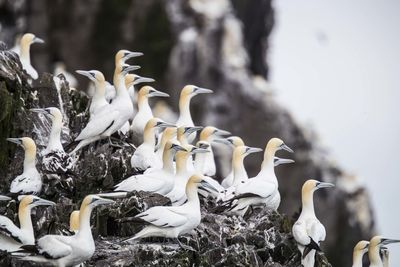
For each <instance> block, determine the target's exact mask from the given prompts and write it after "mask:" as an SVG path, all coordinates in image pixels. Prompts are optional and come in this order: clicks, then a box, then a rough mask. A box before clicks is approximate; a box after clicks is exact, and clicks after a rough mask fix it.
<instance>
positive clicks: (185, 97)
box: [175, 85, 213, 143]
mask: <svg viewBox="0 0 400 267" xmlns="http://www.w3.org/2000/svg"><path fill="white" fill-rule="evenodd" d="M212 92H213V91H212V90H210V89H205V88H200V87H197V86H194V85H186V86H185V87H183V89H182V91H181V95H180V97H179V118H178V120H177V122H176V123H175V124H176V126H177V127H180V126H190V127H192V126H194V123H193V120H192V115H191V113H190V100H191V99H192V97H194V96H196V95H198V94H210V93H212ZM195 138H196V134H195V133H192V134H191V135H190V137H189V139H188V140H189V143H192V142H193V140H194V139H195Z"/></svg>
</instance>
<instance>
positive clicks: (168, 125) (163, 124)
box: [157, 122, 176, 128]
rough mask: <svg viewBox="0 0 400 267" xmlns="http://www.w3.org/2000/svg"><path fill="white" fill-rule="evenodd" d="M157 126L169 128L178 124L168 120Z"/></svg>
mask: <svg viewBox="0 0 400 267" xmlns="http://www.w3.org/2000/svg"><path fill="white" fill-rule="evenodd" d="M157 127H159V128H168V127H171V128H173V127H176V125H174V124H172V123H167V122H160V123H159V124H158V125H157Z"/></svg>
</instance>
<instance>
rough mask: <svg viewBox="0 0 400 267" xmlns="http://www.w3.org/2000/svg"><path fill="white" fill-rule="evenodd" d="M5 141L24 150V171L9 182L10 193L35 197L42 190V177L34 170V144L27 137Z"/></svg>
mask: <svg viewBox="0 0 400 267" xmlns="http://www.w3.org/2000/svg"><path fill="white" fill-rule="evenodd" d="M7 141H10V142H13V143H15V144H17V145H20V146H22V147H23V148H24V150H25V158H24V170H23V172H22V174H21V175H18V176H17V177H15V179H14V180H13V181H12V182H11V185H10V192H11V193H15V194H25V195H26V194H34V195H37V194H39V193H40V190H41V189H42V177H41V176H40V174H39V172H38V171H37V169H36V144H35V142H34V141H33V140H32V139H31V138H29V137H22V138H7Z"/></svg>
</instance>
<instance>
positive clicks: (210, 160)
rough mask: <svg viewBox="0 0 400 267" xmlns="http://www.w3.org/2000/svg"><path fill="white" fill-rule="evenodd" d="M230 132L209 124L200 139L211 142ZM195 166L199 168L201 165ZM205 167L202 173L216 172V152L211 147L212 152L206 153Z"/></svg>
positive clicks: (212, 174) (208, 174)
mask: <svg viewBox="0 0 400 267" xmlns="http://www.w3.org/2000/svg"><path fill="white" fill-rule="evenodd" d="M228 134H230V132H228V131H225V130H220V129H218V128H216V127H213V126H207V127H205V128H204V129H203V130H202V131H201V133H200V141H206V142H208V143H211V142H212V141H213V140H214V139H215V138H216V137H221V136H223V135H228ZM195 168H196V169H199V167H196V166H195ZM203 168H204V169H203V170H200V173H203V174H204V175H207V176H214V175H215V173H216V167H215V160H214V153H213V150H212V148H211V147H210V153H207V154H205V164H204V165H203Z"/></svg>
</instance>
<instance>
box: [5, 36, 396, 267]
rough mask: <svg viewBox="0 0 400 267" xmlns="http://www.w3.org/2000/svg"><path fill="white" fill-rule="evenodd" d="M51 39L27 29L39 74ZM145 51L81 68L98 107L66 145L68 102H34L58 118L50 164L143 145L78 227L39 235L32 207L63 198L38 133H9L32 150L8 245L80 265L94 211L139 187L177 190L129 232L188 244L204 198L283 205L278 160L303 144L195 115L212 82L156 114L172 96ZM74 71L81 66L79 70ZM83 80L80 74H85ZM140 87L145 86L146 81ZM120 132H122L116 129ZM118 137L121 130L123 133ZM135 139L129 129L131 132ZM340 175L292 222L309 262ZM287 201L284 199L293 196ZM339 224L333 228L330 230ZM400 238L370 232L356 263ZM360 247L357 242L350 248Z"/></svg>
mask: <svg viewBox="0 0 400 267" xmlns="http://www.w3.org/2000/svg"><path fill="white" fill-rule="evenodd" d="M34 43H43V40H42V39H40V38H38V37H36V36H35V35H34V34H31V33H27V34H25V35H23V36H22V38H21V40H20V44H19V46H18V47H16V48H15V49H14V51H15V52H16V53H17V54H18V55H19V58H20V61H21V64H22V67H23V69H24V70H25V71H26V73H27V74H29V75H30V77H31V78H32V79H33V80H35V79H37V78H38V73H37V71H36V70H35V68H34V67H33V66H32V65H31V62H30V45H31V44H34ZM139 56H143V54H142V53H140V52H131V51H128V50H120V51H118V52H117V53H116V54H115V71H114V76H113V80H112V84H111V83H109V82H107V81H106V79H105V77H104V75H103V74H102V73H101V72H100V71H98V70H77V71H76V72H77V73H78V74H80V75H83V76H85V77H87V78H88V79H90V80H91V81H92V82H93V85H94V88H93V90H92V91H93V92H92V94H91V101H90V104H89V105H90V106H89V107H88V111H89V115H90V118H89V120H88V122H87V124H86V126H85V127H84V128H83V129H81V130H80V133H79V134H78V135H77V137H76V138H75V140H74V142H72V143H71V144H70V145H69V146H68V149H66V148H64V147H63V145H62V143H61V139H60V135H61V132H62V126H63V115H62V112H61V111H60V109H62V107H43V108H42V109H31V112H34V113H40V114H44V115H45V116H47V117H48V118H49V119H50V120H51V124H52V126H51V131H50V136H49V138H48V144H47V147H46V148H45V149H44V150H43V151H39V153H40V154H41V155H42V156H43V157H42V159H41V161H42V162H40V164H42V165H43V169H44V170H46V172H48V173H54V174H57V173H67V172H70V171H71V170H72V169H73V168H74V163H75V161H76V159H77V158H78V157H79V153H80V151H81V150H82V149H85V147H86V146H90V145H92V144H93V143H94V142H95V141H98V140H101V139H106V142H110V144H111V145H113V146H119V144H117V143H121V142H125V143H126V141H121V140H118V136H130V137H132V139H129V140H131V142H130V143H129V144H128V145H131V146H134V147H135V152H134V154H133V155H132V157H131V159H130V162H129V163H130V164H131V166H132V168H133V170H135V173H134V174H132V176H130V177H128V178H126V179H125V180H122V181H121V182H120V183H118V184H117V185H115V187H114V192H103V193H100V194H90V195H87V196H86V197H85V198H84V199H83V200H82V202H81V205H80V209H79V210H76V211H73V212H72V213H71V215H70V222H69V224H70V232H69V233H64V234H63V235H44V236H42V237H40V238H39V239H36V238H35V234H34V229H33V226H32V221H31V210H32V209H36V208H37V207H39V206H53V205H55V203H54V202H52V201H48V200H45V199H42V198H40V194H41V190H42V186H43V180H42V177H41V174H40V173H39V171H38V170H37V168H36V155H37V153H38V151H37V148H36V145H35V141H34V140H33V139H32V138H30V137H15V136H14V137H9V138H7V140H8V141H9V142H13V143H15V144H16V145H18V146H20V147H21V148H22V149H24V151H25V158H24V164H23V170H22V174H21V175H19V176H17V177H15V179H14V180H13V181H12V182H11V186H10V188H9V192H3V195H1V196H0V200H1V201H2V202H7V201H9V200H11V199H18V201H19V208H18V218H19V227H18V226H17V225H16V223H15V222H13V221H12V220H10V219H9V218H8V217H6V216H0V250H3V251H7V253H10V255H12V257H17V258H18V259H20V260H23V261H34V262H40V263H43V264H51V265H54V266H77V265H79V264H81V263H83V262H85V261H87V260H89V259H90V258H91V257H92V255H93V254H94V252H95V249H96V248H95V243H94V239H93V236H92V230H91V222H90V218H91V213H92V211H93V209H94V208H96V207H97V206H100V205H108V204H112V203H114V205H115V200H113V198H124V197H126V196H127V194H128V193H130V192H134V191H145V192H151V193H157V194H160V195H162V196H164V197H166V198H168V199H169V200H170V204H169V205H165V206H154V207H151V208H149V209H147V210H145V211H143V212H141V213H139V214H137V215H136V216H135V219H136V220H137V221H138V222H141V223H142V224H143V225H144V227H143V228H142V230H140V231H139V232H137V233H136V234H135V235H134V236H132V237H130V238H128V239H126V240H124V241H123V242H128V243H130V242H140V241H139V240H140V239H142V238H145V237H164V238H172V239H174V240H176V242H177V243H178V244H179V245H180V246H181V247H182V249H189V250H190V249H191V248H190V247H188V246H187V245H184V244H182V243H181V242H180V241H179V239H178V238H179V237H180V236H182V235H186V234H190V233H191V232H192V231H193V230H194V229H196V227H197V226H198V225H199V224H200V221H201V217H202V216H201V209H200V205H201V201H200V199H199V195H200V197H201V198H208V199H211V200H212V201H213V202H214V203H215V209H213V210H212V211H210V212H211V213H212V212H215V213H225V214H228V215H229V216H245V214H246V213H249V212H257V209H269V210H273V211H276V210H277V209H278V208H279V205H280V202H281V195H280V193H279V183H278V179H277V177H276V175H275V171H274V168H275V167H276V166H278V165H281V164H287V163H293V162H294V161H293V160H291V159H285V158H279V157H277V156H276V154H277V152H278V151H281V150H284V151H286V152H289V153H293V152H294V151H293V150H292V149H291V148H289V147H288V146H287V145H286V144H285V143H284V141H283V140H281V139H280V138H272V139H270V140H266V146H265V149H264V150H263V149H262V148H256V147H250V146H247V145H246V144H245V142H244V140H242V138H240V137H238V136H230V135H231V134H230V133H229V132H228V131H225V130H222V129H218V128H216V127H213V126H198V125H195V123H194V122H193V120H192V116H191V111H190V102H191V99H192V98H193V97H195V96H197V95H199V94H211V93H213V91H212V90H210V89H206V88H201V87H199V86H195V85H186V86H185V87H184V88H183V89H182V90H181V92H180V99H179V118H178V119H177V120H176V121H168V122H167V121H163V120H162V119H160V118H156V117H154V116H153V111H152V108H151V106H150V105H149V99H150V98H153V97H169V95H168V94H166V93H164V92H161V91H159V90H156V89H155V88H153V87H151V86H149V85H145V86H142V87H141V88H140V89H139V87H138V85H139V84H142V83H150V82H153V81H154V80H153V79H151V78H147V77H141V76H139V75H137V74H132V73H131V72H133V71H135V70H138V69H139V68H140V67H139V66H136V65H129V64H128V63H127V61H128V60H129V59H133V58H135V57H139ZM69 76H72V75H71V74H69ZM75 81H76V80H75ZM137 89H138V90H137ZM115 136H117V137H115ZM116 139H117V140H116ZM124 140H126V139H124ZM216 143H220V144H224V145H226V146H228V147H230V149H231V151H232V157H231V158H232V161H231V166H232V167H231V171H230V173H229V174H228V175H227V176H226V177H224V178H223V179H216V177H215V175H216V173H217V170H216V164H215V161H214V154H213V146H214V145H215V144H216ZM260 152H263V153H264V159H263V161H262V164H261V166H260V170H259V172H258V174H257V175H256V176H254V177H248V175H247V172H246V169H245V166H244V160H245V158H246V157H247V156H248V155H250V154H252V153H260ZM333 186H334V185H333V184H331V183H327V182H322V181H318V180H314V179H310V180H307V181H306V182H305V183H304V185H303V187H302V188H299V190H301V194H302V198H301V200H299V202H300V201H301V203H302V210H301V213H300V216H299V217H298V219H297V221H296V222H295V223H294V225H293V228H292V234H293V237H294V240H295V242H297V246H298V250H299V252H300V253H301V263H302V265H303V266H305V267H312V266H314V262H315V254H316V252H318V251H321V248H320V244H321V242H322V241H324V240H325V237H326V234H327V233H326V232H325V227H324V225H323V224H322V223H321V222H320V221H319V220H318V218H317V216H316V213H315V209H314V199H313V196H314V192H316V191H317V190H319V189H322V188H332V187H333ZM283 201H284V200H283ZM328 234H329V233H328ZM394 242H400V240H393V239H388V238H384V237H381V236H375V237H373V238H372V239H371V240H370V241H360V242H359V243H357V244H355V247H354V251H353V267H362V266H363V265H362V262H363V255H364V254H365V253H367V252H368V257H369V262H370V265H369V266H373V267H382V266H388V264H389V263H388V257H389V250H388V248H387V247H386V245H388V244H390V243H394ZM349 254H351V252H349Z"/></svg>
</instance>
